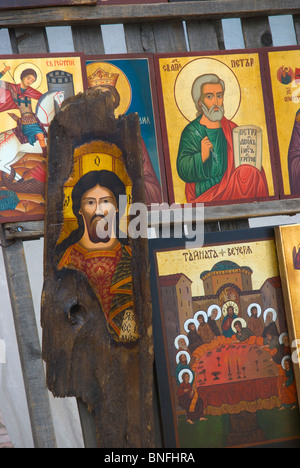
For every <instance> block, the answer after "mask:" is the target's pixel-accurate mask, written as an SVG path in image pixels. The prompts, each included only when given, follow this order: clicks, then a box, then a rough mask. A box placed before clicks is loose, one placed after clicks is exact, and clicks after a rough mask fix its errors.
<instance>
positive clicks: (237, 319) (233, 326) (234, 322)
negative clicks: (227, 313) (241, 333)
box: [231, 317, 247, 333]
mask: <svg viewBox="0 0 300 468" xmlns="http://www.w3.org/2000/svg"><path fill="white" fill-rule="evenodd" d="M236 322H241V325H242V328H247V322H246V320H244V319H243V318H241V317H238V318H236V319H234V320H233V322H232V324H231V329H232V330H233V331H234V333H236V332H237V329H236V328H235V324H236Z"/></svg>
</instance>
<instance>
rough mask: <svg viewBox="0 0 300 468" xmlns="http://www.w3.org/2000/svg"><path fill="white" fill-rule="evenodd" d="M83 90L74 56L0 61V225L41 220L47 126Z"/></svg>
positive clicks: (42, 215) (78, 63) (43, 203)
mask: <svg viewBox="0 0 300 468" xmlns="http://www.w3.org/2000/svg"><path fill="white" fill-rule="evenodd" d="M84 87H85V83H84V78H83V74H82V59H81V57H80V56H78V55H76V56H75V55H64V56H61V55H55V56H52V55H49V56H48V57H47V58H46V57H43V58H42V57H40V58H37V57H33V56H32V57H23V56H18V58H11V57H9V58H8V57H1V58H0V222H5V221H6V222H7V221H8V220H10V221H18V220H25V219H26V220H34V219H43V217H44V209H45V200H44V192H45V178H46V147H47V134H48V130H49V125H50V123H51V121H52V119H53V117H54V115H55V113H56V111H57V110H58V109H59V108H60V106H61V103H62V102H63V100H64V99H66V98H67V97H70V96H73V95H74V94H75V93H77V92H79V91H83V90H84Z"/></svg>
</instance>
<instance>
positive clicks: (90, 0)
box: [0, 0, 97, 10]
mask: <svg viewBox="0 0 300 468" xmlns="http://www.w3.org/2000/svg"><path fill="white" fill-rule="evenodd" d="M96 4H97V0H1V4H0V10H8V9H15V8H18V9H23V8H40V7H46V6H66V5H96Z"/></svg>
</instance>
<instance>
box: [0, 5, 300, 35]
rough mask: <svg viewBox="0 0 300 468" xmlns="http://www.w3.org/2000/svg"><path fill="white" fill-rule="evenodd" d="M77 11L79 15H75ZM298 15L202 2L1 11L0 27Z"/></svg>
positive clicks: (279, 8)
mask: <svg viewBox="0 0 300 468" xmlns="http://www.w3.org/2000/svg"><path fill="white" fill-rule="evenodd" d="M79 8H80V14H79ZM287 12H288V14H291V15H293V14H299V13H300V4H299V0H285V1H284V2H283V1H282V0H263V1H261V2H258V1H257V0H247V1H246V0H225V1H223V0H211V1H209V0H206V1H192V2H190V1H188V2H174V3H153V4H131V5H95V6H82V7H78V6H76V7H72V6H67V7H52V8H37V9H35V10H15V11H14V10H4V11H2V12H1V17H0V27H9V28H12V27H22V26H24V25H26V27H34V26H39V27H41V26H57V25H75V24H86V23H88V24H117V23H133V22H137V21H139V22H149V20H150V19H151V21H177V20H187V21H188V20H209V19H221V18H222V19H224V18H234V17H235V18H236V17H239V18H243V17H248V18H249V17H254V16H255V17H257V16H268V15H272V16H273V15H283V14H287Z"/></svg>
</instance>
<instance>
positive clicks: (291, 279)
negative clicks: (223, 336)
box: [275, 224, 300, 395]
mask: <svg viewBox="0 0 300 468" xmlns="http://www.w3.org/2000/svg"><path fill="white" fill-rule="evenodd" d="M275 232H276V247H277V253H278V258H279V264H280V274H281V278H282V285H283V293H284V301H285V308H286V311H287V320H288V324H289V329H290V335H291V340H293V344H294V347H296V350H295V351H294V353H293V364H294V369H295V377H296V381H297V388H298V392H299V383H300V373H299V351H298V348H299V337H300V334H299V330H300V324H299V307H300V302H299V287H300V268H299V266H300V262H299V258H300V255H299V239H300V225H298V224H292V225H287V226H279V227H277V228H276V231H275ZM298 395H299V394H298Z"/></svg>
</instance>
